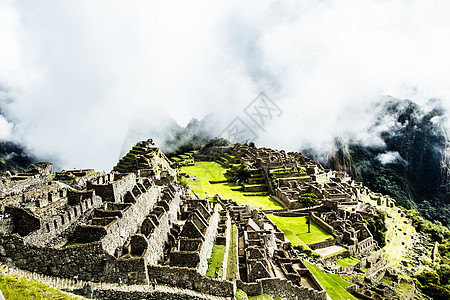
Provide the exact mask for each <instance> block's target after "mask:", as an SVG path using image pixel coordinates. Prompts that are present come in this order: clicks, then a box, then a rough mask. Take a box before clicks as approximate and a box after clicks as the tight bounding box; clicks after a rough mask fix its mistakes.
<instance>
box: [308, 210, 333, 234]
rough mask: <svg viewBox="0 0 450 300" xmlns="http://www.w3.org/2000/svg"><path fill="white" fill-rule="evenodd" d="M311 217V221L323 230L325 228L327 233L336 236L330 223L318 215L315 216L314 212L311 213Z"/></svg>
mask: <svg viewBox="0 0 450 300" xmlns="http://www.w3.org/2000/svg"><path fill="white" fill-rule="evenodd" d="M311 218H312V219H313V221H314V222H315V223H316V224H317V225H319V226H320V227H321V228H322V229H323V230H325V231H326V232H327V233H329V234H331V235H332V236H334V237H336V235H335V233H334V229H333V227H331V226H330V225H328V224H327V223H326V222H325V221H324V220H322V219H321V218H319V217H318V216H316V214H315V213H311Z"/></svg>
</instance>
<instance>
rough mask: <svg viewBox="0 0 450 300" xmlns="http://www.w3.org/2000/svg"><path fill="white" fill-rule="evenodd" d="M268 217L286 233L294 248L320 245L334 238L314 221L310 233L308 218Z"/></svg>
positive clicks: (269, 215) (270, 215) (271, 215)
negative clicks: (296, 246)
mask: <svg viewBox="0 0 450 300" xmlns="http://www.w3.org/2000/svg"><path fill="white" fill-rule="evenodd" d="M267 216H268V217H269V218H270V219H271V220H272V222H274V223H275V225H277V226H278V228H280V229H281V230H282V231H284V234H285V236H286V238H288V239H289V240H290V241H291V242H292V244H293V245H294V246H295V245H303V246H305V245H306V244H312V243H318V242H322V241H325V240H326V239H327V238H333V236H332V235H330V234H328V233H327V232H326V231H325V230H323V229H322V228H321V227H319V226H318V225H317V224H316V223H314V222H313V221H311V232H310V233H308V225H307V224H306V217H278V216H275V215H273V214H268V215H267Z"/></svg>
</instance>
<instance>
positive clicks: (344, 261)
mask: <svg viewBox="0 0 450 300" xmlns="http://www.w3.org/2000/svg"><path fill="white" fill-rule="evenodd" d="M359 262H360V260H359V259H357V258H353V257H346V258H341V259H338V260H336V264H337V265H338V266H341V267H343V268H345V267H348V266H353V265H356V264H357V263H359Z"/></svg>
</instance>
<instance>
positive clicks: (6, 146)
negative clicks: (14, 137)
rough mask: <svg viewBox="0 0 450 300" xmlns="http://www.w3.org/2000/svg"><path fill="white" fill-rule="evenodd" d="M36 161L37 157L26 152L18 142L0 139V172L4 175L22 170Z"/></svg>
mask: <svg viewBox="0 0 450 300" xmlns="http://www.w3.org/2000/svg"><path fill="white" fill-rule="evenodd" d="M36 162H38V159H37V158H36V157H34V156H33V155H32V154H30V153H28V152H27V150H26V149H24V147H23V146H22V145H20V144H16V143H13V142H9V141H0V174H1V175H5V174H6V173H7V172H8V171H9V172H10V174H14V173H20V172H24V171H25V170H26V169H28V167H29V166H30V165H31V164H33V163H36Z"/></svg>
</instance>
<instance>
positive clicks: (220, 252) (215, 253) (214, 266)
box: [206, 245, 225, 278]
mask: <svg viewBox="0 0 450 300" xmlns="http://www.w3.org/2000/svg"><path fill="white" fill-rule="evenodd" d="M224 254H225V245H213V249H212V254H211V258H208V271H207V272H206V276H208V277H212V278H216V274H220V275H221V274H222V272H223V270H222V264H223V256H224Z"/></svg>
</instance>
